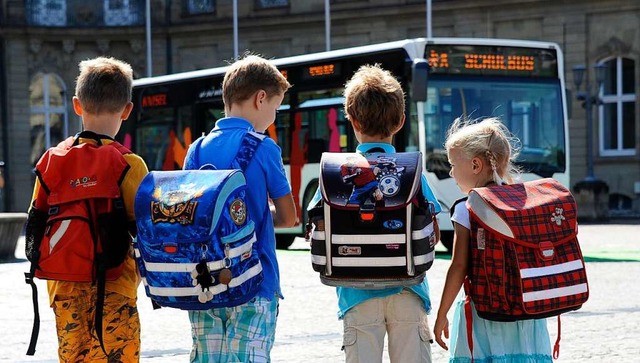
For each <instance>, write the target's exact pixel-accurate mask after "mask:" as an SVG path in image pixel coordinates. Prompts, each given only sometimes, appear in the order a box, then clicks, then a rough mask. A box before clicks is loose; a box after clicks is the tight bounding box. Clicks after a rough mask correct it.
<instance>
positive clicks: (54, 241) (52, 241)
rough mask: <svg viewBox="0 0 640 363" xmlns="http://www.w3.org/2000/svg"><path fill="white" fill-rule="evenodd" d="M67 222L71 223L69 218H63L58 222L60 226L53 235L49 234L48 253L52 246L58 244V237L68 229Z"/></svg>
mask: <svg viewBox="0 0 640 363" xmlns="http://www.w3.org/2000/svg"><path fill="white" fill-rule="evenodd" d="M69 224H71V220H70V219H65V220H63V221H62V222H61V223H60V227H59V228H58V230H57V231H56V233H54V234H53V236H51V239H49V254H51V252H52V251H53V248H54V247H55V246H56V245H57V244H58V242H60V239H61V238H62V236H63V235H64V233H65V232H66V231H67V229H69Z"/></svg>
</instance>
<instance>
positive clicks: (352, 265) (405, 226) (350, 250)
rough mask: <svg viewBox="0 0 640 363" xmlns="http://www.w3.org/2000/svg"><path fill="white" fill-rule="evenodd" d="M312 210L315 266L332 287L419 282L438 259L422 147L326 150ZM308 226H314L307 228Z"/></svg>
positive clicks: (404, 284)
mask: <svg viewBox="0 0 640 363" xmlns="http://www.w3.org/2000/svg"><path fill="white" fill-rule="evenodd" d="M320 169H321V171H320V185H319V188H320V192H321V193H322V200H321V201H320V202H319V203H318V205H316V206H315V207H313V208H312V209H310V210H309V211H308V215H309V221H310V225H314V226H315V228H314V229H313V231H312V232H311V231H309V232H310V233H309V234H310V237H311V257H312V266H313V269H314V270H315V271H317V272H319V273H320V280H321V281H322V283H324V284H325V285H329V286H344V287H355V288H363V289H380V288H387V287H394V286H410V285H415V284H418V283H420V282H422V280H423V279H424V274H425V271H427V270H428V269H429V268H430V267H431V265H432V264H433V259H434V254H435V253H434V246H435V244H436V242H437V240H436V235H435V231H436V228H435V227H436V221H435V213H434V208H433V205H432V204H429V203H428V202H427V201H426V200H425V198H424V196H423V194H422V187H421V175H422V155H421V154H420V153H419V152H407V153H389V154H384V153H375V154H370V155H368V156H366V157H365V156H364V155H362V154H359V153H324V154H323V155H322V160H321V163H320ZM308 229H310V227H308Z"/></svg>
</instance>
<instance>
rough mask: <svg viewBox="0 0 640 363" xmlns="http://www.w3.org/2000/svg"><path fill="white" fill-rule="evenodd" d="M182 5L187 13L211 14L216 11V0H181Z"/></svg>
mask: <svg viewBox="0 0 640 363" xmlns="http://www.w3.org/2000/svg"><path fill="white" fill-rule="evenodd" d="M182 7H183V9H184V11H185V12H186V13H187V14H188V15H198V14H212V13H215V11H216V1H215V0H183V2H182Z"/></svg>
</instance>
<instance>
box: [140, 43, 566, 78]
mask: <svg viewBox="0 0 640 363" xmlns="http://www.w3.org/2000/svg"><path fill="white" fill-rule="evenodd" d="M425 44H451V45H497V46H509V47H524V48H554V49H556V50H558V51H559V50H560V47H559V46H558V45H557V44H556V43H552V42H541V41H533V40H516V39H493V38H428V39H427V38H416V39H404V40H397V41H393V42H387V43H379V44H371V45H364V46H358V47H351V48H344V49H336V50H331V51H327V52H319V53H310V54H303V55H296V56H290V57H284V58H275V59H273V60H272V61H273V64H275V65H276V66H277V67H281V66H287V65H295V64H304V63H310V62H315V61H319V60H323V59H334V58H341V57H348V56H350V55H355V54H366V53H375V52H383V51H387V50H393V49H401V48H403V49H405V50H406V51H407V53H408V55H409V57H411V58H421V57H423V55H424V54H423V52H424V46H425ZM227 68H228V66H223V67H215V68H207V69H201V70H196V71H189V72H181V73H174V74H168V75H163V76H155V77H146V78H140V79H136V80H134V81H133V85H134V87H139V86H147V85H157V84H163V83H171V82H174V81H179V80H184V79H197V78H205V77H209V76H214V75H222V74H224V72H225V71H226V70H227Z"/></svg>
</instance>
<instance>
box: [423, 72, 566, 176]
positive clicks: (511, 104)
mask: <svg viewBox="0 0 640 363" xmlns="http://www.w3.org/2000/svg"><path fill="white" fill-rule="evenodd" d="M424 110H425V111H424V112H425V115H424V116H425V131H426V135H425V140H426V150H427V155H426V160H427V168H428V170H429V171H431V172H433V173H435V174H436V176H437V177H438V178H439V179H445V178H448V177H449V164H448V162H447V157H446V153H445V151H444V146H443V145H444V142H445V138H446V132H447V129H448V127H449V125H450V124H451V122H452V121H453V120H454V119H455V118H457V117H464V118H468V119H471V120H476V119H478V120H480V119H483V118H487V117H498V118H500V120H502V122H503V123H504V124H505V125H506V126H507V127H508V128H509V130H510V131H511V132H512V133H513V134H514V135H516V136H517V137H518V138H519V139H520V147H521V151H520V155H519V157H518V159H517V164H518V165H519V167H520V168H521V169H522V171H523V172H524V173H533V174H536V175H538V176H540V177H550V176H552V175H553V174H554V173H558V172H564V171H565V169H566V165H565V164H566V161H565V160H566V158H565V133H564V132H565V131H564V127H565V125H564V121H563V120H564V118H563V109H562V94H561V87H560V82H559V80H558V79H555V80H554V79H541V80H540V79H538V80H532V79H530V78H529V79H524V78H513V77H464V78H462V77H456V78H453V77H442V76H439V77H437V76H433V77H431V78H429V82H428V91H427V102H426V104H425V108H424ZM415 122H417V121H415ZM412 130H417V127H412Z"/></svg>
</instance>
